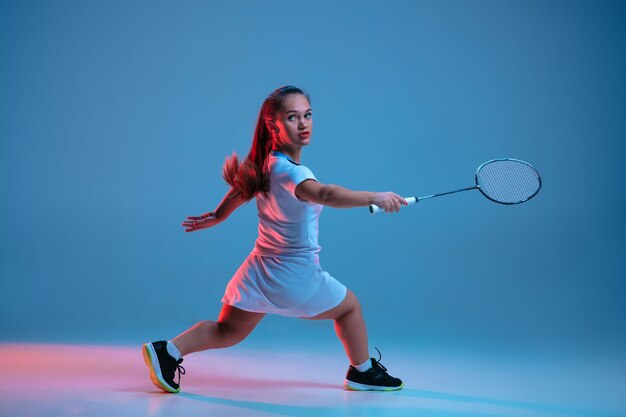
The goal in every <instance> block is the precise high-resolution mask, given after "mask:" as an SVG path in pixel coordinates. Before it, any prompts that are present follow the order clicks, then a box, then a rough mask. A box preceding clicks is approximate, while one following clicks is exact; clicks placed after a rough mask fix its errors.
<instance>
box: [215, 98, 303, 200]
mask: <svg viewBox="0 0 626 417" xmlns="http://www.w3.org/2000/svg"><path fill="white" fill-rule="evenodd" d="M290 94H302V95H303V96H305V97H306V98H307V100H309V101H310V98H309V95H308V94H306V93H305V92H304V91H303V90H301V89H299V88H298V87H294V86H291V85H287V86H284V87H280V88H278V89H276V90H274V91H273V92H272V93H271V94H270V95H269V96H267V98H266V99H265V101H264V102H263V105H262V106H261V111H260V112H259V119H258V120H257V123H256V128H255V130H254V137H253V139H252V147H251V148H250V152H249V153H248V156H247V157H246V158H245V159H244V160H243V161H241V162H240V161H239V157H238V156H237V153H235V152H233V154H232V155H231V156H230V157H227V158H226V161H225V162H224V167H223V168H222V176H223V177H224V180H226V182H227V183H228V184H229V185H230V186H231V187H232V188H233V189H235V191H237V192H238V193H239V195H240V196H242V197H243V198H245V199H246V200H250V199H252V198H253V197H254V196H255V195H256V194H257V193H258V192H259V191H263V192H265V191H269V177H268V172H267V163H266V161H267V156H268V155H269V153H270V152H271V150H272V132H271V131H270V130H269V128H268V126H267V124H268V122H270V121H273V120H274V117H275V116H276V113H277V112H278V111H279V110H280V108H281V106H282V104H283V100H284V98H285V97H286V96H288V95H290Z"/></svg>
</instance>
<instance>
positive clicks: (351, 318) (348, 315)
mask: <svg viewBox="0 0 626 417" xmlns="http://www.w3.org/2000/svg"><path fill="white" fill-rule="evenodd" d="M310 319H311V320H324V319H330V320H335V331H336V332H337V336H339V339H340V340H341V342H342V343H343V347H344V349H345V350H346V354H347V355H348V359H349V360H350V364H351V365H359V364H362V363H363V362H365V361H366V360H368V359H369V350H368V347H367V329H366V328H365V320H363V313H362V312H361V304H359V300H357V298H356V296H355V295H354V293H353V292H352V291H350V290H348V293H347V294H346V298H344V300H343V301H342V302H341V304H339V305H338V306H337V307H335V308H333V309H331V310H328V311H325V312H324V313H321V314H318V315H317V316H314V317H310Z"/></svg>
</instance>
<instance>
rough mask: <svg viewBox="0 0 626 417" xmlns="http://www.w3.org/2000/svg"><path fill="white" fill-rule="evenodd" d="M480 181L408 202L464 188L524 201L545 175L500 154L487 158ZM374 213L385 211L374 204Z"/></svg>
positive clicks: (478, 173) (514, 201) (477, 177)
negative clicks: (490, 158) (499, 156)
mask: <svg viewBox="0 0 626 417" xmlns="http://www.w3.org/2000/svg"><path fill="white" fill-rule="evenodd" d="M475 181H476V185H474V186H472V187H466V188H461V189H460V190H454V191H448V192H445V193H439V194H431V195H425V196H423V197H407V198H405V200H406V202H407V203H408V204H409V205H411V204H416V203H418V202H419V201H421V200H426V199H428V198H434V197H441V196H442V195H448V194H454V193H460V192H461V191H469V190H479V191H480V192H481V193H482V194H483V195H484V196H485V197H487V198H488V199H489V200H491V201H493V202H495V203H499V204H507V205H511V204H520V203H523V202H525V201H528V200H530V199H531V198H533V197H534V196H536V195H537V193H538V192H539V190H540V189H541V176H540V175H539V173H538V172H537V170H536V169H535V168H534V167H533V166H532V165H531V164H529V163H528V162H524V161H520V160H519V159H513V158H498V159H492V160H491V161H487V162H485V163H484V164H482V165H481V166H479V167H478V169H477V170H476V175H475ZM369 210H370V213H372V214H376V213H379V212H381V211H384V209H383V208H381V207H378V206H377V205H375V204H370V206H369Z"/></svg>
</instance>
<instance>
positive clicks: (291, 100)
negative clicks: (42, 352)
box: [142, 86, 406, 392]
mask: <svg viewBox="0 0 626 417" xmlns="http://www.w3.org/2000/svg"><path fill="white" fill-rule="evenodd" d="M312 129H313V117H312V112H311V106H310V100H309V96H308V95H307V94H305V93H304V92H303V91H302V90H300V89H299V88H296V87H293V86H286V87H281V88H279V89H277V90H276V91H274V92H273V93H271V94H270V95H269V96H268V97H267V99H266V100H265V101H264V103H263V106H262V107H261V111H260V114H259V119H258V122H257V126H256V130H255V134H254V139H253V143H252V148H251V149H250V153H249V154H248V156H247V158H246V159H245V160H243V162H241V163H240V162H239V160H238V159H237V155H236V154H233V156H232V157H230V158H229V159H227V160H226V163H225V164H224V170H223V171H224V179H225V180H226V182H228V184H230V186H231V188H230V190H229V191H228V193H227V194H226V195H225V197H224V199H223V200H222V202H221V203H220V204H219V205H218V207H217V208H216V209H215V211H214V212H209V213H206V214H203V215H201V216H190V217H188V218H187V220H186V221H184V222H183V226H184V227H186V230H185V231H187V232H192V231H196V230H201V229H206V228H209V227H212V226H215V225H217V224H218V223H220V222H223V221H224V220H226V219H227V218H228V216H229V215H230V214H231V213H232V212H233V211H234V210H235V209H237V207H239V206H241V205H242V204H244V203H246V202H247V201H249V200H251V199H252V198H253V197H256V201H257V207H258V211H259V236H258V238H257V240H256V244H255V247H254V249H253V250H252V252H251V253H250V255H249V256H248V258H247V259H246V260H245V261H244V263H243V264H242V265H241V267H240V268H239V270H238V271H237V272H236V273H235V276H234V277H233V278H232V279H231V281H230V282H229V284H228V286H227V287H226V291H225V294H224V297H223V298H222V303H223V306H222V310H221V312H220V314H219V318H218V319H217V321H208V320H207V321H202V322H199V323H197V324H196V325H195V326H193V327H192V328H190V329H189V330H187V331H185V332H184V333H182V334H181V335H179V336H178V337H176V338H174V339H173V340H171V341H164V340H163V341H158V342H153V343H146V344H145V345H143V349H142V351H143V356H144V360H145V362H146V365H147V366H148V368H149V369H150V377H151V379H152V382H153V383H154V385H156V386H157V387H158V388H160V389H162V390H164V391H167V392H178V391H180V386H179V383H180V374H181V373H182V374H184V373H185V370H184V368H183V367H182V366H180V363H181V362H182V361H183V359H182V357H183V356H184V355H187V354H189V353H192V352H198V351H202V350H207V349H217V348H224V347H227V346H232V345H235V344H237V343H239V342H241V341H242V340H243V339H245V337H246V336H248V334H250V332H251V331H252V329H254V327H255V326H256V325H257V324H258V323H259V321H260V320H261V319H262V318H263V317H264V316H265V314H266V313H274V314H281V315H284V316H292V317H301V318H307V319H311V320H323V319H326V320H334V322H335V330H336V332H337V335H338V336H339V338H340V339H341V341H342V342H343V345H344V348H345V351H346V354H347V356H348V359H349V361H350V366H349V368H348V373H347V375H346V379H345V381H344V386H345V387H346V388H347V389H353V390H379V391H387V390H398V389H401V388H402V381H401V380H400V379H398V378H394V377H391V376H390V375H389V374H388V373H387V370H386V368H385V367H384V366H382V365H381V364H380V362H379V360H380V357H379V359H378V360H376V359H374V358H369V352H368V345H367V331H366V329H365V322H364V320H363V315H362V313H361V306H360V305H359V302H358V300H357V298H356V296H355V295H354V294H353V293H352V291H350V290H348V289H347V288H346V287H345V286H344V285H343V284H341V283H340V282H339V281H337V280H336V279H335V278H333V277H332V276H330V274H329V273H328V272H326V271H324V270H322V268H321V266H320V263H319V252H320V246H319V245H318V241H317V237H318V218H319V215H320V213H321V211H322V208H323V206H331V207H340V208H344V207H360V206H367V205H369V204H376V205H378V206H380V207H383V208H384V209H385V211H387V212H396V211H399V210H400V207H401V206H402V205H405V204H406V201H405V200H404V199H403V198H402V197H401V196H399V195H397V194H395V193H392V192H380V193H376V192H367V191H351V190H348V189H346V188H342V187H339V186H337V185H328V184H322V183H320V182H319V181H317V179H316V178H315V176H314V175H313V173H312V172H311V170H310V169H309V168H307V167H305V166H304V165H300V156H301V152H302V148H303V147H305V146H307V145H308V144H309V143H310V142H311V133H312ZM176 371H178V373H179V375H178V383H177V382H175V381H174V378H175V374H176Z"/></svg>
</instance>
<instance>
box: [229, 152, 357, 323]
mask: <svg viewBox="0 0 626 417" xmlns="http://www.w3.org/2000/svg"><path fill="white" fill-rule="evenodd" d="M268 158H269V160H268V164H269V184H270V190H269V192H267V193H259V194H257V196H256V201H257V208H258V211H259V236H258V238H257V240H256V243H255V246H254V249H253V250H252V252H251V253H250V255H249V256H248V257H247V258H246V260H245V261H244V262H243V264H242V265H241V266H240V267H239V269H238V270H237V272H236V273H235V275H234V276H233V278H232V279H231V280H230V282H229V283H228V286H227V287H226V291H225V293H224V297H223V298H222V302H223V303H225V304H229V305H232V306H234V307H237V308H240V309H242V310H247V311H253V312H260V313H275V314H280V315H283V316H292V317H313V316H316V315H318V314H320V313H323V312H325V311H328V310H330V309H332V308H334V307H336V306H338V305H339V304H340V303H341V302H342V301H343V299H344V298H345V296H346V293H347V289H346V287H345V286H344V285H343V284H341V283H340V282H339V281H337V280H336V279H335V278H333V277H332V276H331V275H330V274H329V273H328V272H326V271H324V270H323V269H322V267H321V266H320V263H319V252H320V250H321V248H320V246H319V244H318V241H317V238H318V231H319V227H318V224H319V223H318V221H319V216H320V213H321V212H322V209H323V206H322V205H319V204H312V203H308V202H306V201H302V200H299V199H298V198H297V197H296V195H295V190H296V186H297V185H298V184H300V183H301V182H303V181H305V180H308V179H311V180H315V181H317V180H316V178H315V176H314V175H313V173H312V172H311V170H310V169H308V168H307V167H305V166H303V165H299V164H296V163H295V162H293V161H292V160H291V159H289V157H287V156H286V155H284V154H282V153H280V152H276V151H273V152H272V153H271V154H270V155H269V156H268Z"/></svg>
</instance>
